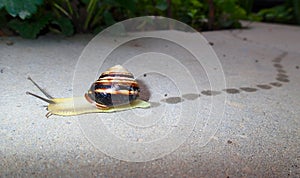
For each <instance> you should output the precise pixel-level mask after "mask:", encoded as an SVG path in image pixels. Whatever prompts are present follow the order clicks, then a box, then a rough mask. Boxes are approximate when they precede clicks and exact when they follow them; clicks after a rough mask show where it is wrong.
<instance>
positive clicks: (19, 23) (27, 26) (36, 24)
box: [8, 16, 51, 39]
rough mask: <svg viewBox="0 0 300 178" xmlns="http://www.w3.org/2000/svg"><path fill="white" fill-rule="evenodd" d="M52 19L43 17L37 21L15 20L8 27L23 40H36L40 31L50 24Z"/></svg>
mask: <svg viewBox="0 0 300 178" xmlns="http://www.w3.org/2000/svg"><path fill="white" fill-rule="evenodd" d="M50 19H51V17H50V16H43V17H39V18H37V19H35V20H31V21H29V20H19V19H13V20H11V21H10V22H9V23H8V26H9V27H10V28H11V29H13V30H14V31H16V32H17V33H19V34H20V35H21V36H22V37H23V38H30V39H34V38H36V37H37V35H38V34H39V33H40V31H41V30H42V29H43V28H44V27H45V26H46V25H47V24H48V23H49V21H50Z"/></svg>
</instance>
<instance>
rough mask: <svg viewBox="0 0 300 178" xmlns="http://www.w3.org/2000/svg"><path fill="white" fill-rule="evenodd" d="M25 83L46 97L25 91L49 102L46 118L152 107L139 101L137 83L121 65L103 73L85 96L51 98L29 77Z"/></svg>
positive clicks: (145, 102)
mask: <svg viewBox="0 0 300 178" xmlns="http://www.w3.org/2000/svg"><path fill="white" fill-rule="evenodd" d="M28 80H30V81H31V82H32V83H33V84H34V85H35V86H36V87H37V88H38V89H39V90H40V91H41V92H42V93H43V94H44V95H45V96H46V98H45V97H42V96H39V95H36V94H34V93H31V92H26V94H28V95H32V96H34V97H36V98H39V99H41V100H43V101H45V102H47V103H49V105H48V106H47V110H48V113H47V114H46V117H47V118H48V117H50V116H51V115H59V116H75V115H80V114H88V113H110V112H117V111H123V110H128V109H134V108H149V107H150V106H151V104H150V103H149V102H147V101H143V100H140V99H138V96H139V92H140V89H139V86H138V83H137V82H136V81H135V80H134V77H133V75H132V73H130V72H128V71H127V70H126V69H125V68H124V67H122V66H120V65H116V66H114V67H112V68H110V69H108V70H107V71H106V72H103V73H102V74H101V76H100V77H99V79H98V80H97V81H96V82H95V83H93V84H92V86H91V87H90V89H89V90H88V92H87V93H86V94H85V96H84V97H83V96H77V97H72V98H54V97H52V96H51V95H49V94H48V93H47V92H46V91H45V90H43V89H42V88H41V87H40V86H39V85H38V84H37V83H35V82H34V81H33V80H32V79H31V78H30V77H28ZM75 103H76V104H75ZM91 103H92V104H91Z"/></svg>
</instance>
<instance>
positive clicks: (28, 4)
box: [0, 0, 43, 19]
mask: <svg viewBox="0 0 300 178" xmlns="http://www.w3.org/2000/svg"><path fill="white" fill-rule="evenodd" d="M42 3H43V0H0V9H1V8H2V7H4V8H5V9H6V11H7V12H8V13H9V14H10V15H11V16H13V17H16V16H19V17H20V18H21V19H25V18H27V17H30V16H31V15H32V14H34V13H35V12H36V11H37V6H38V5H41V4H42Z"/></svg>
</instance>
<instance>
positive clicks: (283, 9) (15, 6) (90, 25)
mask: <svg viewBox="0 0 300 178" xmlns="http://www.w3.org/2000/svg"><path fill="white" fill-rule="evenodd" d="M253 1H254V0H247V1H245V0H189V1H185V0H156V1H154V0H45V1H43V0H0V35H1V34H3V33H4V32H6V31H7V29H10V30H12V31H14V32H16V33H18V34H20V35H21V36H22V37H25V38H36V37H37V36H38V35H41V34H44V33H48V32H49V31H51V32H55V33H61V34H64V35H66V36H71V35H73V34H74V33H90V32H94V33H95V32H99V31H101V30H103V29H104V28H106V27H107V26H110V25H112V24H114V23H116V22H118V21H122V20H125V19H128V18H131V17H136V16H146V15H156V16H167V17H170V18H174V19H177V20H179V21H182V22H184V23H186V24H189V25H191V26H192V27H194V28H195V29H197V30H214V29H224V28H240V27H241V24H240V22H239V20H240V19H248V20H259V19H265V20H270V19H271V20H275V21H286V20H288V21H297V22H298V23H300V15H299V14H300V2H299V1H298V0H287V1H288V3H286V4H285V5H284V6H280V7H276V8H272V9H267V10H264V11H261V12H260V13H259V16H257V15H255V14H253V13H252V12H251V9H252V5H253ZM291 6H293V7H297V8H291ZM295 17H297V18H295Z"/></svg>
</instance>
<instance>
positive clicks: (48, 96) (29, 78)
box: [27, 76, 54, 99]
mask: <svg viewBox="0 0 300 178" xmlns="http://www.w3.org/2000/svg"><path fill="white" fill-rule="evenodd" d="M27 79H28V80H30V81H31V82H32V83H33V85H34V86H36V87H37V88H38V89H39V90H40V91H41V92H42V93H43V94H44V95H45V96H46V97H47V98H49V99H53V98H54V97H52V96H51V95H50V94H49V93H47V92H46V91H45V90H44V89H43V88H42V87H40V86H39V85H38V84H37V83H36V82H35V81H33V80H32V78H31V77H30V76H28V77H27Z"/></svg>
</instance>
